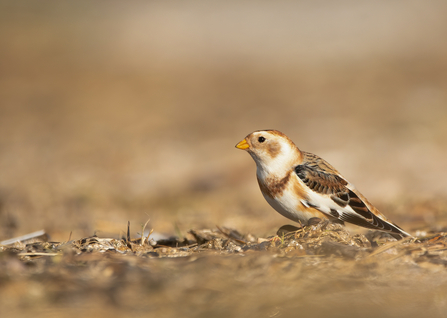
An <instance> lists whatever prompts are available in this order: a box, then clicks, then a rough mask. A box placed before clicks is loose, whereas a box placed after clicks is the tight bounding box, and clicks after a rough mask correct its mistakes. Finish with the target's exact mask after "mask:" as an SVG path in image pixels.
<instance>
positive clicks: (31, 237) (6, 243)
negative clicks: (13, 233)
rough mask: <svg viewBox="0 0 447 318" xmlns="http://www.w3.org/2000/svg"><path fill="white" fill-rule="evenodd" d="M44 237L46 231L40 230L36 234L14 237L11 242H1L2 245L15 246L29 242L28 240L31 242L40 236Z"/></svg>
mask: <svg viewBox="0 0 447 318" xmlns="http://www.w3.org/2000/svg"><path fill="white" fill-rule="evenodd" d="M43 235H45V231H44V230H40V231H36V232H33V233H29V234H25V235H22V236H18V237H14V238H12V239H9V240H5V241H1V242H0V245H10V244H14V243H16V242H22V241H27V240H30V239H33V238H36V237H39V236H43Z"/></svg>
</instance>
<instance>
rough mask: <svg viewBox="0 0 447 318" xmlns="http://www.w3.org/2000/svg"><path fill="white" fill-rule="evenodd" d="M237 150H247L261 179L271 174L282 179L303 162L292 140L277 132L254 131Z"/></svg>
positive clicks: (237, 146)
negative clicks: (290, 169)
mask: <svg viewBox="0 0 447 318" xmlns="http://www.w3.org/2000/svg"><path fill="white" fill-rule="evenodd" d="M236 148H239V149H243V150H246V151H247V152H248V153H249V154H250V155H251V156H252V158H253V159H254V161H255V162H256V166H257V174H258V177H260V178H265V177H267V176H268V175H270V174H273V175H275V176H277V177H281V176H283V175H284V174H286V173H288V172H289V168H292V167H293V166H294V165H297V164H299V163H300V162H301V160H302V154H301V151H300V150H299V149H298V148H297V147H296V146H295V144H294V143H293V142H292V140H290V139H289V138H288V137H287V136H286V135H284V134H283V133H282V132H280V131H277V130H257V131H254V132H252V133H251V134H249V135H247V137H245V139H243V140H242V141H241V142H239V143H238V144H237V145H236Z"/></svg>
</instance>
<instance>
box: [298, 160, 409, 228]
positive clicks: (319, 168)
mask: <svg viewBox="0 0 447 318" xmlns="http://www.w3.org/2000/svg"><path fill="white" fill-rule="evenodd" d="M305 159H306V157H305ZM308 159H311V160H308V161H306V160H305V161H304V162H303V164H300V165H297V166H296V167H295V173H296V175H297V176H298V178H299V179H300V180H301V181H302V182H303V183H304V184H305V185H306V186H307V187H308V188H309V190H310V191H308V198H307V200H306V201H305V202H303V204H304V205H307V206H310V207H313V208H315V209H317V210H319V211H321V212H323V213H325V214H327V215H330V216H331V217H333V218H336V219H338V220H340V221H346V222H349V223H353V224H356V225H359V226H363V227H366V228H369V229H376V230H382V231H387V232H391V233H396V234H399V235H402V236H409V234H408V233H406V232H405V231H403V230H402V229H401V228H399V227H398V226H397V225H395V224H393V223H391V222H390V221H388V220H387V219H386V218H385V217H384V216H383V215H382V214H381V213H380V212H379V211H378V210H377V209H376V208H374V206H373V205H372V204H371V203H369V202H368V201H367V200H366V198H365V197H363V195H362V194H361V193H360V192H358V191H357V190H356V189H355V188H354V187H353V186H352V185H351V184H349V183H348V182H347V181H346V180H345V179H344V178H343V177H341V176H340V175H339V174H338V172H337V171H336V170H335V169H334V168H333V167H332V166H330V165H329V164H328V163H327V162H326V161H324V160H323V159H321V158H319V157H317V156H315V155H312V157H310V158H308Z"/></svg>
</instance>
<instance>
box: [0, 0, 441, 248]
mask: <svg viewBox="0 0 447 318" xmlns="http://www.w3.org/2000/svg"><path fill="white" fill-rule="evenodd" d="M446 16H447V3H445V2H442V1H429V2H426V1H425V2H421V1H374V2H366V1H337V2H336V3H335V2H332V1H324V0H322V1H279V2H278V1H274V2H272V1H244V2H240V1H192V2H188V3H186V2H183V1H169V2H166V1H163V2H161V1H133V2H131V3H128V2H119V1H109V0H108V1H94V2H91V1H75V2H73V1H71V2H70V1H57V2H52V1H50V2H48V1H20V2H16V1H1V2H0V239H7V238H10V237H13V236H16V235H21V234H25V233H28V232H32V231H36V230H39V229H41V228H43V229H45V230H46V231H47V232H48V233H49V234H50V236H51V238H52V239H53V240H67V239H68V237H69V233H70V232H73V236H72V237H73V238H80V237H82V236H85V235H91V234H93V233H94V232H96V233H97V234H98V235H110V234H113V235H115V236H117V235H119V234H120V231H124V230H125V229H126V225H127V221H128V220H129V221H131V224H132V226H133V228H132V230H133V231H135V232H136V231H138V230H139V229H140V225H141V224H143V223H144V222H146V221H147V220H148V219H150V227H152V228H154V229H155V230H156V231H159V232H164V233H170V234H175V233H177V234H178V233H185V232H186V231H187V230H189V229H191V228H203V227H207V228H214V226H215V225H219V226H229V227H233V228H237V229H238V230H239V231H241V232H252V233H255V234H256V235H258V236H262V235H272V234H274V233H275V232H276V229H277V228H278V227H279V226H281V225H283V224H285V223H289V221H287V220H286V219H284V218H283V217H281V216H280V215H279V214H277V213H276V212H275V211H273V210H272V209H271V208H270V207H269V206H268V205H267V203H266V202H265V201H264V199H263V198H262V196H261V194H260V191H259V189H258V185H257V182H256V179H255V164H254V162H253V160H252V159H251V158H250V156H249V155H248V154H246V153H244V152H242V151H240V150H237V149H235V148H234V146H235V144H236V143H237V142H238V141H240V140H241V139H242V138H244V137H245V136H246V135H247V134H248V133H250V132H252V131H253V130H258V129H265V128H273V129H278V130H281V131H282V132H284V133H285V134H287V135H288V136H289V137H290V138H291V139H292V140H293V141H294V142H295V143H296V144H297V145H298V146H299V147H300V148H301V149H303V150H306V151H310V152H314V153H316V154H318V155H320V156H322V157H323V158H325V159H326V160H327V161H329V162H330V163H331V164H333V165H334V166H335V167H337V168H338V170H339V171H340V172H341V173H342V174H343V175H344V176H345V177H346V178H348V179H349V180H350V181H351V182H352V183H354V184H355V185H356V186H357V187H358V188H359V189H360V191H361V192H362V193H363V194H364V195H366V196H367V197H368V199H369V200H370V201H371V202H372V203H374V204H375V205H376V206H377V207H378V208H379V209H381V210H382V212H383V213H384V214H386V215H387V216H388V217H389V218H391V219H392V220H393V221H395V222H396V223H398V224H399V225H401V226H402V227H404V228H405V229H407V230H409V231H414V230H415V229H421V228H424V227H427V226H430V227H438V228H442V227H443V226H445V225H447V220H446V213H447V208H446V207H447V204H446V202H447V200H446V198H447V189H446V186H445V185H446V181H445V180H446V179H447V161H446V159H445V158H446V157H447V19H446Z"/></svg>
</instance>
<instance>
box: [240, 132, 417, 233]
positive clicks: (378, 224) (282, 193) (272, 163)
mask: <svg viewBox="0 0 447 318" xmlns="http://www.w3.org/2000/svg"><path fill="white" fill-rule="evenodd" d="M236 148H239V149H243V150H246V151H247V152H248V153H249V154H250V155H251V156H252V158H253V159H254V161H255V162H256V168H257V170H256V176H257V179H258V184H259V187H260V188H261V191H262V194H263V195H264V198H265V199H266V200H267V202H268V203H269V204H270V205H271V206H272V207H273V208H274V209H275V210H276V211H278V212H279V213H280V214H282V215H283V216H285V217H286V218H289V219H291V220H293V221H295V222H299V223H304V224H307V222H308V221H309V220H310V219H312V218H319V219H323V220H324V219H329V220H331V221H335V222H338V223H344V222H349V223H352V224H356V225H359V226H362V227H365V228H368V229H374V230H379V231H384V232H388V233H390V234H391V235H392V236H394V237H396V238H402V237H405V236H411V235H410V234H408V233H407V232H405V231H404V230H402V229H401V228H400V227H398V226H397V225H396V224H394V223H392V222H391V221H389V220H388V219H387V218H386V217H385V216H384V215H383V214H382V213H380V212H379V211H378V210H377V209H376V208H375V207H374V206H373V205H372V204H371V203H369V202H368V200H367V199H366V198H365V197H364V196H363V195H362V194H361V193H360V192H359V191H358V190H356V189H355V187H354V186H353V185H352V184H351V183H349V181H347V180H346V179H345V178H344V177H343V176H342V175H341V174H340V173H339V172H338V171H337V170H336V169H335V168H334V167H332V166H331V165H330V164H329V163H327V162H326V161H325V160H323V159H322V158H320V157H318V156H317V155H314V154H312V153H309V152H305V151H301V150H299V149H298V147H297V146H295V144H294V143H293V142H292V140H290V139H289V138H288V137H287V136H286V135H284V134H283V133H282V132H279V131H277V130H258V131H255V132H253V133H251V134H249V135H248V136H247V137H245V138H244V139H243V140H242V141H241V142H239V143H238V144H237V145H236Z"/></svg>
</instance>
